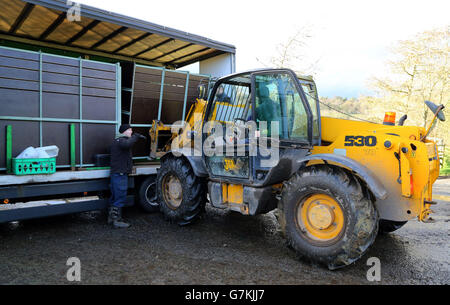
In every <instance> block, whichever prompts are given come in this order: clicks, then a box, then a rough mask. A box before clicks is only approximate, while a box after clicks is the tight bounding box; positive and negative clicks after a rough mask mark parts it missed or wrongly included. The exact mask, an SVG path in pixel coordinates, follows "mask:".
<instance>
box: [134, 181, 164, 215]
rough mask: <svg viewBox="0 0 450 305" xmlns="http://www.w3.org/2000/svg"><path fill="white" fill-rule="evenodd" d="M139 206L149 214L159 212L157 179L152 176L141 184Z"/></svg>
mask: <svg viewBox="0 0 450 305" xmlns="http://www.w3.org/2000/svg"><path fill="white" fill-rule="evenodd" d="M138 198H139V206H140V207H141V208H142V209H143V210H144V211H146V212H147V213H155V212H158V211H159V203H158V196H157V193H156V177H154V176H150V177H148V178H146V179H145V180H144V181H142V182H141V184H140V185H139V189H138Z"/></svg>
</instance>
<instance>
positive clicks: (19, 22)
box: [9, 3, 35, 34]
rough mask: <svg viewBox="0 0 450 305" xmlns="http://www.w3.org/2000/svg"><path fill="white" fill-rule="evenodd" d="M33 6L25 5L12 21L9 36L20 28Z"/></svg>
mask: <svg viewBox="0 0 450 305" xmlns="http://www.w3.org/2000/svg"><path fill="white" fill-rule="evenodd" d="M34 7H35V5H34V4H31V3H27V4H26V5H25V6H24V8H23V9H22V12H20V15H19V17H17V19H16V21H14V24H13V25H12V26H11V29H10V30H9V34H14V33H16V31H17V30H18V29H19V28H20V27H21V26H22V24H23V22H24V21H25V19H27V18H28V16H29V15H30V13H31V11H32V10H33V9H34Z"/></svg>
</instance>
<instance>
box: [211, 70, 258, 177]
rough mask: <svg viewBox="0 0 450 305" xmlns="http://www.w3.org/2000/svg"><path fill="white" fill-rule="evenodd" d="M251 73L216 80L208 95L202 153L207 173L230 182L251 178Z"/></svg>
mask: <svg viewBox="0 0 450 305" xmlns="http://www.w3.org/2000/svg"><path fill="white" fill-rule="evenodd" d="M251 91H252V88H251V74H250V73H247V74H242V75H236V76H231V77H229V78H225V79H222V80H219V81H218V82H217V83H216V85H215V87H214V89H213V91H212V94H211V96H210V101H209V103H208V108H207V112H206V115H205V121H204V125H203V155H204V160H205V164H206V167H207V169H208V173H209V176H210V177H211V178H212V179H216V180H221V181H226V182H230V183H237V184H243V183H249V181H251V180H252V170H251V164H250V163H251V158H250V153H249V137H248V133H246V131H245V128H244V126H245V123H246V122H247V121H249V120H251V119H252V115H253V107H252V98H251Z"/></svg>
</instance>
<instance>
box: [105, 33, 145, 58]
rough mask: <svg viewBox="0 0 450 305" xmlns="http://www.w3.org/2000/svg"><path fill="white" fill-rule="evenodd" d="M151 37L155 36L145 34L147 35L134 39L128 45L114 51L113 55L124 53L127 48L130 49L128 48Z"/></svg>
mask: <svg viewBox="0 0 450 305" xmlns="http://www.w3.org/2000/svg"><path fill="white" fill-rule="evenodd" d="M151 35H153V34H152V33H145V34H143V35H141V36H139V37H138V38H136V39H133V40H132V41H130V42H128V43H127V44H124V45H123V46H121V47H119V48H117V49H116V50H114V51H113V53H117V52H120V51H122V50H123V49H126V48H128V47H130V46H132V45H134V44H135V43H137V42H139V41H141V40H143V39H145V38H147V37H149V36H151Z"/></svg>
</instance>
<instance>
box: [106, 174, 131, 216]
mask: <svg viewBox="0 0 450 305" xmlns="http://www.w3.org/2000/svg"><path fill="white" fill-rule="evenodd" d="M127 191H128V175H127V174H112V175H111V198H109V205H110V206H114V207H117V208H122V207H124V205H125V203H126V201H127Z"/></svg>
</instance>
